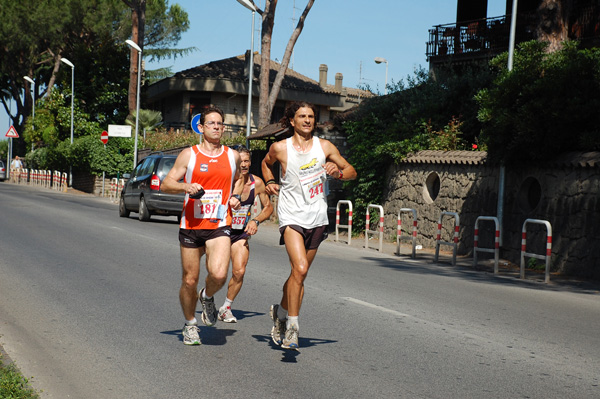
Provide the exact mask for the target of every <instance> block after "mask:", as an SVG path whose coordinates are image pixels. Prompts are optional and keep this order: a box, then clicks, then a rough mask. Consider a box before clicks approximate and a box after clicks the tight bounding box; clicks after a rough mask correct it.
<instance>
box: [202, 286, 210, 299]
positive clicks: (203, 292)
mask: <svg viewBox="0 0 600 399" xmlns="http://www.w3.org/2000/svg"><path fill="white" fill-rule="evenodd" d="M202 298H203V299H210V298H212V296H206V288H205V289H203V290H202Z"/></svg>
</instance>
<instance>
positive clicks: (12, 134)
mask: <svg viewBox="0 0 600 399" xmlns="http://www.w3.org/2000/svg"><path fill="white" fill-rule="evenodd" d="M6 137H10V138H12V139H18V138H19V133H17V129H15V127H14V126H11V127H10V128H9V129H8V132H6Z"/></svg>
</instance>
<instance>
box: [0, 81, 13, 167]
mask: <svg viewBox="0 0 600 399" xmlns="http://www.w3.org/2000/svg"><path fill="white" fill-rule="evenodd" d="M2 93H4V94H6V95H7V96H9V101H8V128H9V129H10V127H11V126H12V125H11V123H10V118H11V117H12V95H11V94H10V91H8V90H6V89H2ZM11 159H12V137H11V138H10V140H9V141H8V154H7V157H6V165H7V167H6V178H7V179H10V160H11Z"/></svg>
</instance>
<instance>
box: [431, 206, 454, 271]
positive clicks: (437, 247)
mask: <svg viewBox="0 0 600 399" xmlns="http://www.w3.org/2000/svg"><path fill="white" fill-rule="evenodd" d="M444 215H448V216H454V238H453V240H452V241H442V239H441V236H442V218H443V217H444ZM459 230H460V217H459V216H458V213H456V212H442V213H441V214H440V218H439V219H438V231H437V237H436V240H435V257H434V259H433V261H434V262H436V263H437V261H438V258H439V255H440V245H449V246H451V247H452V266H456V250H457V247H458V231H459Z"/></svg>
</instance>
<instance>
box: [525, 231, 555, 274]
mask: <svg viewBox="0 0 600 399" xmlns="http://www.w3.org/2000/svg"><path fill="white" fill-rule="evenodd" d="M528 223H534V224H542V225H544V226H546V254H545V255H540V254H535V253H532V252H527V230H526V229H527V224H528ZM526 256H528V257H530V258H536V259H541V260H545V261H546V276H545V279H544V281H545V282H546V283H549V282H550V257H551V256H552V226H551V225H550V222H548V221H547V220H540V219H526V220H525V222H523V229H522V231H521V278H522V279H524V278H525V257H526Z"/></svg>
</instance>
